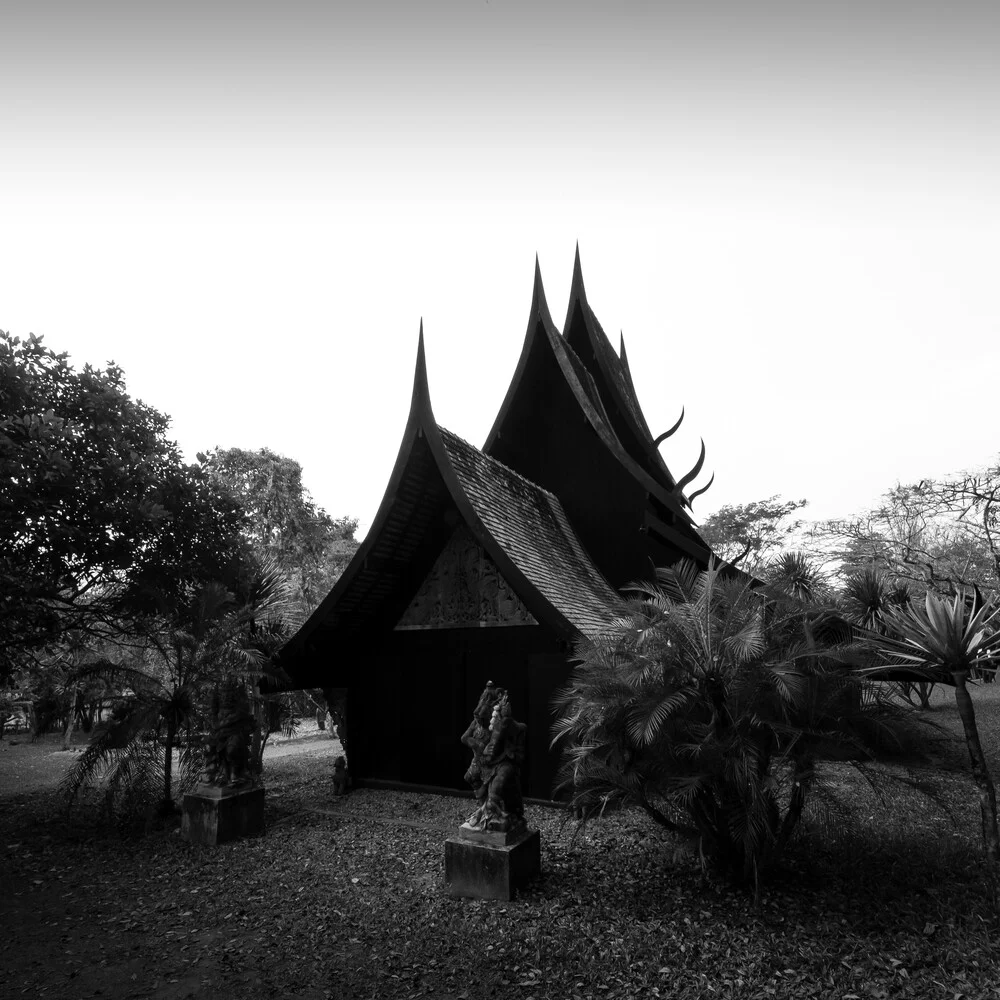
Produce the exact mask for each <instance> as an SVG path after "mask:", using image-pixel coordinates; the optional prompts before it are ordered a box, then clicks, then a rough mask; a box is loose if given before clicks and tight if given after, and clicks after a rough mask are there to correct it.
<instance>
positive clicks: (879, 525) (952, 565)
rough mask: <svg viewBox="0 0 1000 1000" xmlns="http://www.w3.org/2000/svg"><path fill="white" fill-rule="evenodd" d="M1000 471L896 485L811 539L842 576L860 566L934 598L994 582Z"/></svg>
mask: <svg viewBox="0 0 1000 1000" xmlns="http://www.w3.org/2000/svg"><path fill="white" fill-rule="evenodd" d="M998 502H1000V469H997V468H993V469H987V470H984V471H983V472H980V473H974V474H973V473H969V474H966V475H964V476H960V477H958V478H954V479H946V480H941V481H935V480H931V479H925V480H922V481H921V482H919V483H915V484H910V485H897V486H895V487H894V488H893V489H892V490H890V491H889V492H888V493H886V494H885V495H884V496H883V497H882V500H881V502H880V503H879V504H877V505H876V506H875V507H874V508H872V509H871V510H869V511H866V512H865V513H863V514H861V515H859V516H857V517H853V518H845V519H839V520H833V521H827V522H825V523H823V524H821V525H818V526H817V527H816V529H814V532H813V536H814V537H815V538H816V539H817V540H819V541H820V542H821V543H823V544H824V545H825V547H826V549H827V551H828V554H829V555H830V556H832V557H833V558H834V559H835V560H837V561H838V562H839V563H840V566H841V573H843V574H844V575H849V574H851V573H853V572H856V571H857V570H860V569H863V568H864V567H867V566H872V567H874V568H875V569H876V570H878V571H879V572H882V573H884V574H886V575H887V576H888V577H889V578H890V580H892V581H893V582H900V583H903V582H905V583H909V584H911V585H916V586H919V587H921V588H926V589H929V590H932V591H934V592H936V593H938V594H942V595H946V596H954V595H955V594H957V593H959V592H961V591H963V590H968V589H971V588H972V587H973V586H978V587H981V588H983V589H990V590H995V589H996V588H997V584H998V580H1000V569H998V566H1000V536H998V532H997V524H996V517H997V504H998Z"/></svg>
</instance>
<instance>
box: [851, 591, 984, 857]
mask: <svg viewBox="0 0 1000 1000" xmlns="http://www.w3.org/2000/svg"><path fill="white" fill-rule="evenodd" d="M885 622H886V626H887V633H888V634H885V635H877V634H875V635H873V636H872V643H873V645H874V646H875V647H876V649H877V650H879V652H880V653H881V657H882V663H881V664H880V665H878V666H875V667H871V668H869V670H868V673H869V675H871V676H878V675H879V674H883V673H886V672H892V671H898V669H899V668H900V667H901V666H902V667H906V668H908V669H909V670H910V671H912V672H913V674H914V676H915V677H916V678H917V679H920V680H926V681H928V682H936V683H942V684H950V685H953V686H954V688H955V704H956V706H957V708H958V714H959V718H960V719H961V720H962V728H963V729H964V731H965V742H966V746H967V747H968V750H969V760H970V762H971V765H972V776H973V780H974V781H975V782H976V785H977V787H978V789H979V806H980V813H981V818H982V836H983V847H984V849H985V851H986V856H987V858H989V860H990V861H991V862H993V863H997V862H1000V836H998V832H997V801H996V789H995V787H994V783H993V776H992V775H991V774H990V769H989V766H988V765H987V763H986V757H985V755H984V754H983V748H982V745H981V743H980V741H979V728H978V726H977V725H976V711H975V708H974V706H973V704H972V698H971V697H970V695H969V688H968V682H969V680H970V678H971V677H973V676H975V675H977V674H979V673H981V672H983V671H984V670H995V669H996V668H997V665H998V664H1000V608H997V607H993V606H991V605H989V604H986V603H978V602H972V603H970V602H969V601H968V600H967V599H966V597H965V595H963V594H956V595H955V597H954V598H953V599H952V600H951V601H948V600H947V599H946V598H943V597H938V596H936V595H935V594H933V593H931V592H930V591H928V593H927V596H926V598H925V600H924V602H923V605H922V606H921V605H920V604H918V603H913V604H910V605H908V606H906V607H904V608H897V609H890V610H888V611H887V612H886V614H885Z"/></svg>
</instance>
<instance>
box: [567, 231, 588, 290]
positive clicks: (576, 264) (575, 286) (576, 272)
mask: <svg viewBox="0 0 1000 1000" xmlns="http://www.w3.org/2000/svg"><path fill="white" fill-rule="evenodd" d="M576 299H580V301H581V302H586V301H587V290H586V289H585V288H584V287H583V267H582V265H581V264H580V241H579V240H577V241H576V254H575V256H574V257H573V280H572V281H571V282H570V286H569V301H570V306H572V304H573V302H574V300H576Z"/></svg>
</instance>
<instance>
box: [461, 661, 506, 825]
mask: <svg viewBox="0 0 1000 1000" xmlns="http://www.w3.org/2000/svg"><path fill="white" fill-rule="evenodd" d="M503 693H504V692H503V688H495V687H494V686H493V681H487V682H486V687H485V689H484V690H483V693H482V694H481V695H480V696H479V703H478V704H477V705H476V708H475V711H474V712H473V713H472V722H470V723H469V728H468V729H466V730H465V732H464V733H463V734H462V742H463V743H464V744H465V745H466V746H467V747H468V748H469V749H470V750H471V751H472V763H471V764H470V765H469V769H468V770H467V771H466V772H465V780H466V781H467V782H468V783H469V784H470V785H472V791H473V793H474V794H475V796H476V802H477V803H478V804H479V805H482V804H483V802H485V801H486V794H487V792H488V788H487V787H486V783H485V780H484V778H483V753H484V752H485V750H486V745H487V744H488V743H489V741H490V720H491V719H492V718H493V706H494V705H496V703H497V699H498V698H499V697H500V695H501V694H503Z"/></svg>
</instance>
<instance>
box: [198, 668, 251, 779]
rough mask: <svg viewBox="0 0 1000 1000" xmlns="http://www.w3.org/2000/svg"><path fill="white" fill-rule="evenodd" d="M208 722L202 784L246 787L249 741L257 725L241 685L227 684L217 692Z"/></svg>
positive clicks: (248, 765) (248, 769)
mask: <svg viewBox="0 0 1000 1000" xmlns="http://www.w3.org/2000/svg"><path fill="white" fill-rule="evenodd" d="M211 718H212V731H211V732H210V733H209V734H208V735H207V736H206V737H205V771H204V775H203V778H202V780H203V781H204V782H205V783H206V784H209V785H217V786H220V787H223V788H224V787H227V786H240V785H246V784H249V783H250V782H251V781H252V777H251V774H250V740H251V737H252V736H253V734H254V733H255V732H256V731H257V722H256V720H255V719H254V717H253V713H252V712H251V711H250V702H249V701H248V699H247V695H246V691H244V690H243V687H242V685H240V684H235V683H233V684H227V685H226V686H225V687H224V688H223V689H222V690H221V691H216V693H215V695H214V696H213V697H212V716H211Z"/></svg>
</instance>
